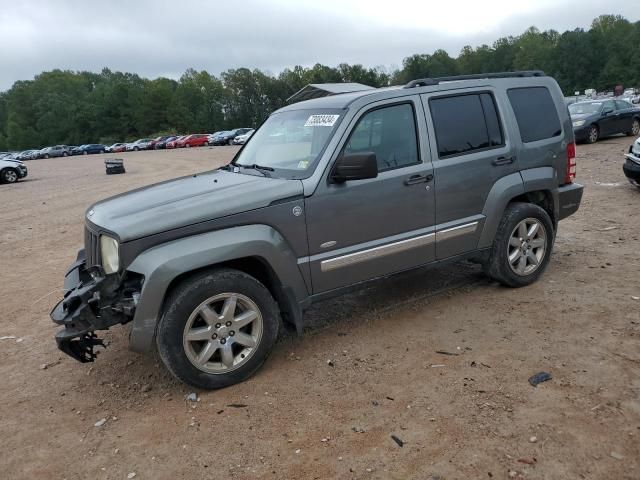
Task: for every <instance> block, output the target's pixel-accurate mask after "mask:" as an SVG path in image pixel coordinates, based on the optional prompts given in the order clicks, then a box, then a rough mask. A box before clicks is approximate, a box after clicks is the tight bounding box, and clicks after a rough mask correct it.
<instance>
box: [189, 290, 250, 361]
mask: <svg viewBox="0 0 640 480" xmlns="http://www.w3.org/2000/svg"><path fill="white" fill-rule="evenodd" d="M262 331H263V320H262V314H261V312H260V309H259V308H258V306H257V305H256V304H255V303H254V302H253V301H252V300H251V299H250V298H249V297H246V296H244V295H241V294H239V293H221V294H219V295H215V296H213V297H210V298H208V299H207V300H205V301H204V302H202V303H201V304H200V305H198V306H197V307H196V308H195V310H194V311H193V312H192V313H191V315H190V316H189V319H188V320H187V323H186V325H185V328H184V333H183V340H182V344H183V348H184V352H185V354H186V356H187V358H188V359H189V361H190V362H191V364H192V365H193V366H194V367H196V368H198V369H199V370H202V371H203V372H206V373H213V374H224V373H228V372H231V371H233V370H235V369H237V368H239V367H240V366H241V365H243V364H244V363H246V362H247V361H248V360H249V359H250V358H251V356H252V355H253V354H254V353H255V351H256V349H257V348H258V345H259V344H260V340H261V338H262Z"/></svg>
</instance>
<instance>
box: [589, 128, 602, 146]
mask: <svg viewBox="0 0 640 480" xmlns="http://www.w3.org/2000/svg"><path fill="white" fill-rule="evenodd" d="M599 139H600V129H599V128H598V126H597V125H591V126H590V127H589V132H588V133H587V143H596V142H597V141H598V140H599Z"/></svg>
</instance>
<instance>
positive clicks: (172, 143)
mask: <svg viewBox="0 0 640 480" xmlns="http://www.w3.org/2000/svg"><path fill="white" fill-rule="evenodd" d="M188 136H189V135H182V136H181V137H176V138H174V139H173V140H171V141H170V142H167V145H166V148H178V142H179V141H180V140H182V139H184V138H186V137H188Z"/></svg>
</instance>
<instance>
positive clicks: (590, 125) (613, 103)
mask: <svg viewBox="0 0 640 480" xmlns="http://www.w3.org/2000/svg"><path fill="white" fill-rule="evenodd" d="M569 114H570V115H571V122H572V124H573V133H574V135H575V137H576V141H578V142H588V143H596V142H597V141H598V140H599V139H600V138H602V137H605V136H608V135H615V134H618V133H624V134H627V135H638V134H640V108H638V107H635V106H634V105H632V104H631V103H629V102H626V101H624V100H614V99H602V100H593V101H589V102H578V103H574V104H572V105H569Z"/></svg>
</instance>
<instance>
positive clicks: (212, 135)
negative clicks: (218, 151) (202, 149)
mask: <svg viewBox="0 0 640 480" xmlns="http://www.w3.org/2000/svg"><path fill="white" fill-rule="evenodd" d="M223 133H225V131H222V130H221V131H219V132H214V133H210V134H209V136H208V137H207V141H208V142H209V145H215V139H216V137H218V136H219V135H221V134H223Z"/></svg>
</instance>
